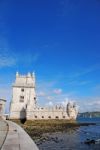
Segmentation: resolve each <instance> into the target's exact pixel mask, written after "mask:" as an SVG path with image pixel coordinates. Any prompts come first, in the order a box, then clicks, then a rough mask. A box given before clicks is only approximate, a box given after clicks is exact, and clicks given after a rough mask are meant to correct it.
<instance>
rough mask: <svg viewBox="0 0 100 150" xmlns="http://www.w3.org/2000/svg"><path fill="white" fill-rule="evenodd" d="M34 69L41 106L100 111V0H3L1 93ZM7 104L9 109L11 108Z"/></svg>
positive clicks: (4, 95)
mask: <svg viewBox="0 0 100 150" xmlns="http://www.w3.org/2000/svg"><path fill="white" fill-rule="evenodd" d="M16 71H19V73H21V74H27V72H29V71H30V72H33V71H35V74H36V90H37V96H38V101H39V103H40V104H41V105H44V104H48V103H53V104H54V103H59V102H61V103H63V102H65V101H68V100H72V101H76V103H77V104H78V105H79V106H80V111H92V110H93V111H96V110H100V92H99V91H100V1H99V0H36V1H32V0H9V1H8V0H0V97H1V98H5V99H7V102H8V103H9V101H10V99H11V96H12V87H11V86H12V83H13V82H14V80H15V73H16ZM8 103H7V109H8Z"/></svg>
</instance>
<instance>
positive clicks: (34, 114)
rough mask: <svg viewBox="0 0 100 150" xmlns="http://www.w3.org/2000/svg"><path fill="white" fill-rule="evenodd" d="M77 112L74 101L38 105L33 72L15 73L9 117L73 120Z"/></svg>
mask: <svg viewBox="0 0 100 150" xmlns="http://www.w3.org/2000/svg"><path fill="white" fill-rule="evenodd" d="M77 114H78V110H77V107H76V105H75V103H72V102H68V103H67V105H66V106H61V105H60V106H58V105H56V106H52V107H39V106H38V103H37V96H36V92H35V74H34V73H33V74H31V73H28V74H27V75H20V74H19V73H18V72H17V73H16V80H15V83H14V84H13V95H12V100H11V104H10V119H27V120H36V119H67V120H70V119H72V120H75V119H76V117H77Z"/></svg>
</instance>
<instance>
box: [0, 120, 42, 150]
mask: <svg viewBox="0 0 100 150" xmlns="http://www.w3.org/2000/svg"><path fill="white" fill-rule="evenodd" d="M2 122H3V121H2ZM7 123H8V127H9V130H8V133H7V132H6V133H7V136H6V140H5V142H4V144H3V146H2V149H1V150H39V149H38V147H37V146H36V144H35V143H34V141H33V140H32V139H31V138H30V136H29V135H28V134H27V133H26V132H25V131H24V130H23V129H22V128H21V127H20V126H19V125H17V124H16V123H14V122H11V121H7ZM0 124H1V122H0ZM0 128H2V126H1V125H0ZM1 137H2V135H1ZM1 139H2V138H1ZM3 139H4V138H3Z"/></svg>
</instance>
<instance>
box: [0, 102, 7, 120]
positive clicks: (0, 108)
mask: <svg viewBox="0 0 100 150" xmlns="http://www.w3.org/2000/svg"><path fill="white" fill-rule="evenodd" d="M5 104H6V100H4V99H0V118H3V117H4V113H5Z"/></svg>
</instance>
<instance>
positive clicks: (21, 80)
mask: <svg viewBox="0 0 100 150" xmlns="http://www.w3.org/2000/svg"><path fill="white" fill-rule="evenodd" d="M35 107H36V93H35V75H34V73H33V74H31V73H28V74H27V75H25V76H24V75H20V74H19V73H18V72H17V73H16V80H15V83H14V84H13V95H12V101H11V107H10V119H19V118H20V119H25V118H27V117H28V116H30V112H31V111H33V109H34V108H35Z"/></svg>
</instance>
